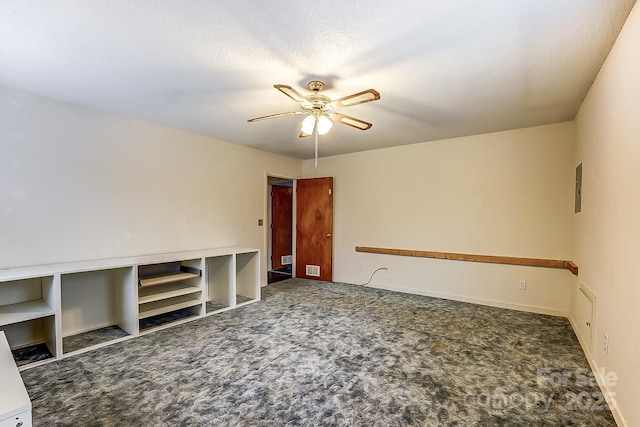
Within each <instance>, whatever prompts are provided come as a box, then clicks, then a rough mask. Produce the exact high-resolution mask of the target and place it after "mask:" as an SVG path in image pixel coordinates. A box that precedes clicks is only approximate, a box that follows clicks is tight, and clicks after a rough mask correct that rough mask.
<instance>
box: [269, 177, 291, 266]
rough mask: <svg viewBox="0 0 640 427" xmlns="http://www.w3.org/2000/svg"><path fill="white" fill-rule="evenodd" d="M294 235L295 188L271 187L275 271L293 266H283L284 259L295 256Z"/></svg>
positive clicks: (273, 264)
mask: <svg viewBox="0 0 640 427" xmlns="http://www.w3.org/2000/svg"><path fill="white" fill-rule="evenodd" d="M292 234H293V188H292V187H286V186H284V185H274V186H273V187H271V265H272V269H273V270H278V269H280V268H283V267H286V266H288V265H290V264H291V263H288V264H283V263H282V257H283V256H291V255H292V254H293V252H292V246H293V244H292V243H293V240H292Z"/></svg>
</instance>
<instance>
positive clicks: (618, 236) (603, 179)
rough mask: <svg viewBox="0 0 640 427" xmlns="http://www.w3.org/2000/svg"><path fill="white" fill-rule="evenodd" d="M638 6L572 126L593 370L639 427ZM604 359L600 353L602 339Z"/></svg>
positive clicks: (577, 240) (579, 256) (577, 242)
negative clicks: (607, 379) (606, 375)
mask: <svg viewBox="0 0 640 427" xmlns="http://www.w3.org/2000/svg"><path fill="white" fill-rule="evenodd" d="M639 52H640V6H638V5H637V4H636V6H635V7H634V9H633V10H632V12H631V14H630V15H629V18H628V20H627V23H626V24H625V26H624V28H623V30H622V32H621V33H620V35H619V37H618V40H617V42H616V44H615V46H614V47H613V50H612V51H611V53H610V54H609V57H608V59H607V61H606V62H605V64H604V66H603V67H602V69H601V71H600V74H599V75H598V78H597V79H596V81H595V83H594V84H593V86H592V88H591V90H590V91H589V94H588V96H587V98H586V100H585V101H584V103H583V104H582V107H581V108H580V111H579V113H578V116H577V118H576V141H577V143H576V152H575V162H574V163H575V164H574V166H575V165H577V164H579V163H582V164H583V198H582V201H583V212H582V213H580V214H578V215H576V221H575V233H574V234H575V237H574V253H575V259H576V261H577V263H578V265H579V266H580V276H579V280H581V281H582V282H583V283H584V285H586V286H587V287H588V288H589V289H591V291H592V292H593V293H594V294H595V295H596V297H597V303H596V316H595V331H594V343H593V352H592V354H591V355H590V357H591V358H592V363H593V365H594V366H596V367H598V368H601V367H603V368H604V369H606V371H607V372H609V371H612V372H615V373H616V374H617V375H618V377H619V381H618V383H617V385H615V386H612V387H610V389H611V391H612V392H614V393H616V396H617V398H618V408H619V412H620V415H622V416H625V417H626V421H627V422H628V425H633V426H636V425H640V407H639V406H638V404H637V403H638V394H639V393H640V362H639V360H640V359H639V357H640V311H639V310H638V302H639V301H640V283H639V282H638V274H637V272H636V268H637V265H638V255H640V190H639V189H638V186H639V185H640V54H639ZM605 334H608V336H609V352H608V353H605V352H604V346H603V341H604V335H605Z"/></svg>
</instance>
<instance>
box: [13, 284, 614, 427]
mask: <svg viewBox="0 0 640 427" xmlns="http://www.w3.org/2000/svg"><path fill="white" fill-rule="evenodd" d="M22 375H23V378H24V381H25V384H26V386H27V390H28V392H29V395H30V396H31V399H32V402H33V418H34V426H54V425H55V426H64V425H68V426H72V425H73V426H83V427H84V426H284V425H286V426H320V425H325V426H331V425H341V426H342V425H344V426H404V425H420V426H432V425H433V426H436V425H437V426H439V425H458V426H469V425H480V426H485V425H486V426H493V425H523V426H525V425H526V426H531V425H549V426H552V425H553V426H556V425H563V426H572V425H573V426H607V425H611V426H613V425H615V424H614V421H613V418H612V416H611V413H610V412H609V411H608V409H607V408H606V405H605V404H604V403H603V402H602V401H600V400H599V398H600V395H599V389H598V388H597V386H595V385H594V384H593V377H592V376H591V375H590V373H589V371H588V364H587V361H586V359H585V356H584V354H583V353H582V351H581V349H580V345H579V344H578V341H577V340H576V337H575V335H574V334H573V331H572V330H571V327H570V325H569V322H568V321H567V320H566V319H564V318H560V317H553V316H543V315H536V314H529V313H523V312H517V311H511V310H503V309H498V308H491V307H484V306H477V305H472V304H465V303H460V302H455V301H447V300H441V299H434V298H427V297H422V296H416V295H409V294H402V293H395V292H389V291H381V290H376V289H371V288H366V287H362V286H355V285H345V284H338V283H323V282H315V281H308V280H298V279H291V280H287V281H284V282H279V283H276V284H273V285H269V286H268V287H266V288H264V289H263V300H262V301H261V302H258V303H255V304H250V305H247V306H244V307H241V308H238V309H236V310H231V311H227V312H224V313H219V314H216V315H213V316H210V317H206V318H203V319H198V320H195V321H193V322H189V323H186V324H183V325H179V326H176V327H174V328H170V329H166V330H162V331H157V332H154V333H151V334H148V335H145V336H142V337H139V338H135V339H132V340H127V341H123V342H120V343H116V344H113V345H110V346H108V347H104V348H101V349H97V350H93V351H90V352H87V353H84V354H81V355H77V356H72V357H69V358H67V359H63V360H60V361H57V362H53V363H50V364H47V365H43V366H39V367H35V368H32V369H29V370H26V371H24V372H22Z"/></svg>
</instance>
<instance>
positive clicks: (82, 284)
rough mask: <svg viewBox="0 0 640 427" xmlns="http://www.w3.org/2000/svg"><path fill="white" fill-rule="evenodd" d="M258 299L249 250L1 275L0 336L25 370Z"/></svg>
mask: <svg viewBox="0 0 640 427" xmlns="http://www.w3.org/2000/svg"><path fill="white" fill-rule="evenodd" d="M259 300H260V252H259V251H258V250H257V249H247V248H215V249H206V250H200V251H189V252H178V253H170V254H158V255H145V256H140V257H130V258H115V259H103V260H96V261H83V262H77V263H64V264H52V265H43V266H34V267H24V268H15V269H6V270H0V331H4V332H5V333H6V337H7V341H8V344H9V346H10V348H11V349H12V351H13V354H14V357H15V358H16V363H18V365H19V367H20V369H26V368H27V367H30V366H36V365H38V364H41V363H46V361H51V360H56V359H59V358H62V357H67V356H71V355H73V354H77V353H80V352H83V351H88V350H91V349H94V348H97V347H100V346H104V345H108V344H110V343H114V342H119V341H122V340H126V339H130V338H134V337H136V336H138V335H140V334H144V333H148V332H151V331H154V330H157V329H161V328H166V327H170V326H172V325H176V324H179V323H183V322H186V321H189V320H193V319H197V318H200V317H203V316H206V315H211V314H214V313H217V312H220V311H222V310H228V309H232V308H234V307H237V306H240V305H244V304H248V303H251V302H255V301H259ZM44 353H46V354H44ZM0 427H2V424H0Z"/></svg>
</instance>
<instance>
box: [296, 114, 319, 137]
mask: <svg viewBox="0 0 640 427" xmlns="http://www.w3.org/2000/svg"><path fill="white" fill-rule="evenodd" d="M315 125H316V118H315V116H314V115H313V114H309V115H308V116H307V117H305V118H304V120H302V127H300V132H302V133H304V134H306V135H311V134H313V127H314V126H315Z"/></svg>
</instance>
